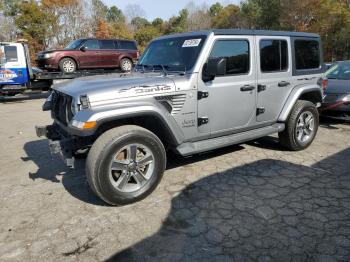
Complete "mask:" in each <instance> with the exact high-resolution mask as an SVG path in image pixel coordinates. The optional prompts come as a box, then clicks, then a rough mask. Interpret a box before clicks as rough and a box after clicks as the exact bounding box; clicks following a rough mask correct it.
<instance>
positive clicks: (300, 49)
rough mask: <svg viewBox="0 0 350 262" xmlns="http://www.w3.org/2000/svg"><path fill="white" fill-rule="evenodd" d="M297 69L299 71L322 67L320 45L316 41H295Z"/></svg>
mask: <svg viewBox="0 0 350 262" xmlns="http://www.w3.org/2000/svg"><path fill="white" fill-rule="evenodd" d="M294 49H295V67H296V69H297V70H305V69H317V68H319V67H320V65H321V61H320V44H319V42H318V41H315V40H295V42H294Z"/></svg>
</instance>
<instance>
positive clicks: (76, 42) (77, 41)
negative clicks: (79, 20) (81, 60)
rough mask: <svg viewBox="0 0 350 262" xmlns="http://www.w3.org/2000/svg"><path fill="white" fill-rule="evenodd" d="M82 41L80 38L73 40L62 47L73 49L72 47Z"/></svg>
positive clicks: (75, 46) (74, 47)
mask: <svg viewBox="0 0 350 262" xmlns="http://www.w3.org/2000/svg"><path fill="white" fill-rule="evenodd" d="M83 41H84V40H81V39H78V40H74V41H72V42H70V43H69V44H68V45H67V46H66V47H65V48H64V49H65V50H73V49H76V48H77V47H78V46H80V45H81V43H82V42H83Z"/></svg>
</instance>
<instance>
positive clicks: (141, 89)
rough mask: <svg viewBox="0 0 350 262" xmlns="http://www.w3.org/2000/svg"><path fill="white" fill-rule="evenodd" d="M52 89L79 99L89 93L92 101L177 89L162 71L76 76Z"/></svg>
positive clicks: (153, 93)
mask: <svg viewBox="0 0 350 262" xmlns="http://www.w3.org/2000/svg"><path fill="white" fill-rule="evenodd" d="M52 89H54V90H57V91H59V92H62V93H64V94H67V95H70V96H72V97H74V98H75V99H77V100H78V99H79V97H80V96H81V95H87V96H88V98H89V101H90V103H92V104H93V103H95V102H100V101H108V100H113V99H118V98H127V97H133V96H143V95H155V94H163V93H167V92H173V91H175V84H174V81H173V80H172V79H170V78H169V77H167V76H164V75H163V74H160V73H137V72H136V73H132V74H127V75H126V74H110V75H98V76H88V77H81V78H76V79H73V80H70V81H67V82H63V83H59V84H55V85H54V86H53V87H52Z"/></svg>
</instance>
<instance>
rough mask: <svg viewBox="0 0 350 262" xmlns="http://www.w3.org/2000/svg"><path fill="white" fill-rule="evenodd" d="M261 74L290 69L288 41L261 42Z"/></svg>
mask: <svg viewBox="0 0 350 262" xmlns="http://www.w3.org/2000/svg"><path fill="white" fill-rule="evenodd" d="M260 69H261V72H265V73H267V72H281V71H286V70H287V69H288V43H287V41H286V40H261V41H260Z"/></svg>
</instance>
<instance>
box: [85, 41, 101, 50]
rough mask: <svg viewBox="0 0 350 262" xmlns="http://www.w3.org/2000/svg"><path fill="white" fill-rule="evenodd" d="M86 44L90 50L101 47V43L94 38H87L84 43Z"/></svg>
mask: <svg viewBox="0 0 350 262" xmlns="http://www.w3.org/2000/svg"><path fill="white" fill-rule="evenodd" d="M84 46H85V47H87V49H88V50H96V49H100V45H99V43H98V41H97V40H93V39H90V40H86V42H85V43H84Z"/></svg>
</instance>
